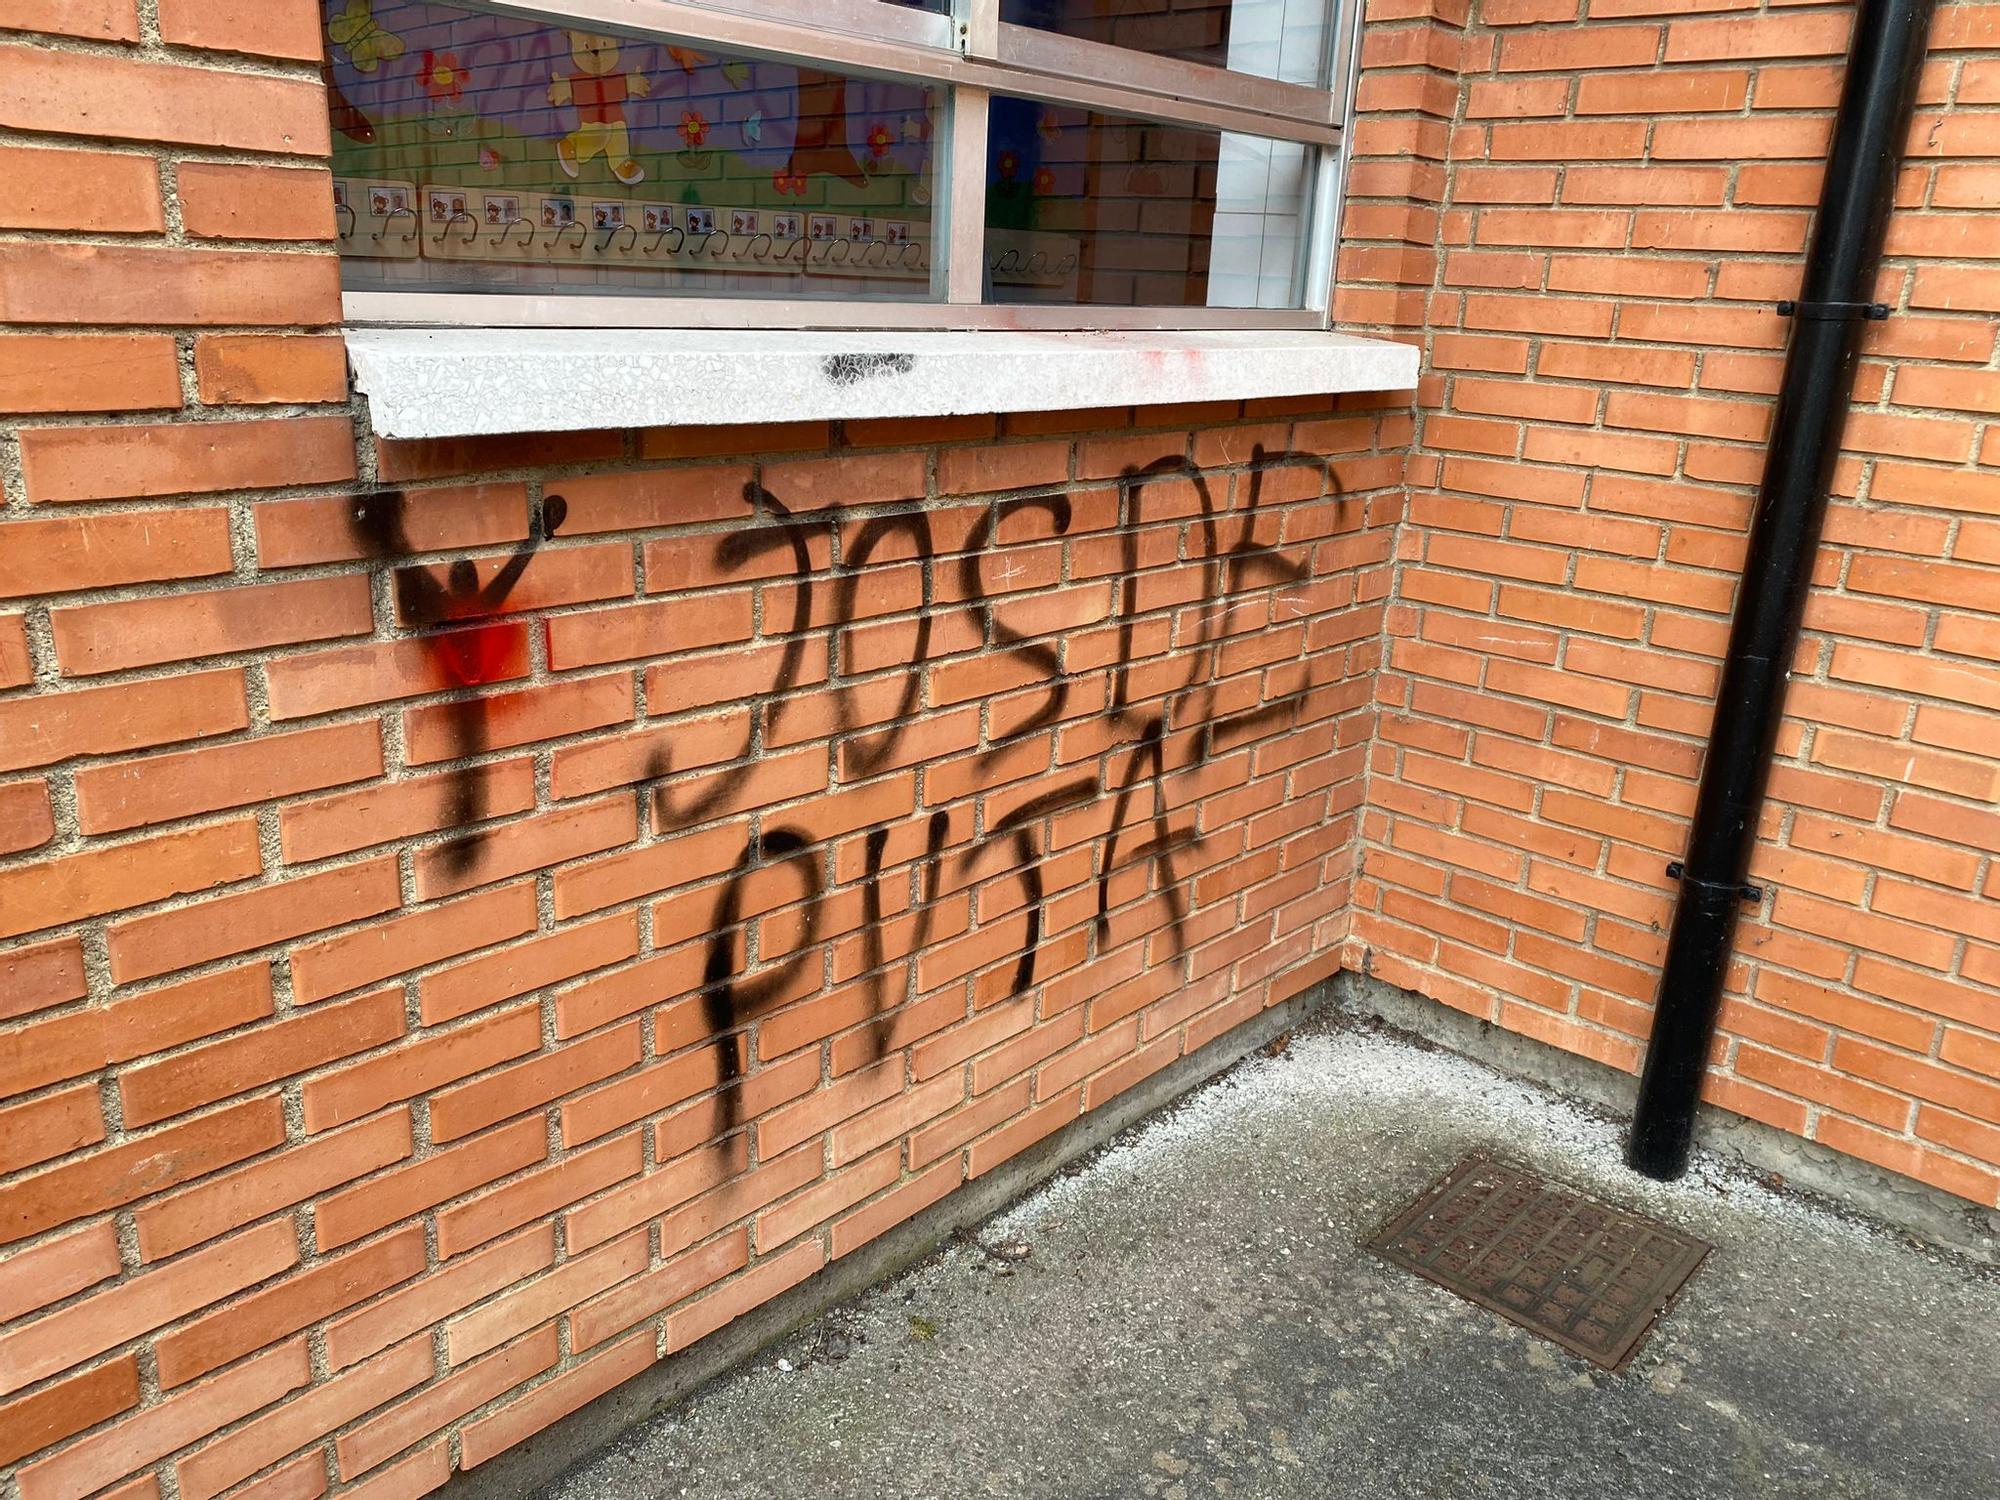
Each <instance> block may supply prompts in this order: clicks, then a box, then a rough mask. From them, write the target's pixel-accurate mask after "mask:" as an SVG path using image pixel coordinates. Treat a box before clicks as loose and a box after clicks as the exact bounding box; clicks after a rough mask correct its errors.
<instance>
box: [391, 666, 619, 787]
mask: <svg viewBox="0 0 2000 1500" xmlns="http://www.w3.org/2000/svg"><path fill="white" fill-rule="evenodd" d="M632 687H633V683H632V674H631V673H629V672H611V673H607V674H605V675H604V676H602V677H572V678H566V679H564V680H562V681H560V682H554V683H550V684H549V685H547V686H545V687H533V688H524V689H522V690H521V691H520V692H515V693H495V694H493V695H492V696H490V697H488V698H486V699H485V700H484V701H485V704H486V709H485V714H484V717H483V721H482V722H481V724H480V732H479V744H478V748H479V749H481V750H501V749H507V748H510V747H512V746H514V745H527V744H532V743H534V742H535V741H537V740H552V739H557V738H560V737H562V736H564V735H571V734H581V733H583V732H584V731H585V730H589V729H603V728H605V727H607V726H609V725H612V724H624V723H628V722H630V721H631V719H632V718H633V716H634V714H635V713H636V710H635V708H634V707H633V702H632ZM465 741H466V730H465V719H464V715H463V714H461V713H459V712H458V711H457V710H456V709H454V708H453V707H452V706H451V705H449V704H437V705H434V706H430V707H426V708H412V709H407V710H405V711H404V714H403V745H404V752H403V753H404V759H405V761H406V762H407V763H408V764H410V765H427V764H429V763H431V762H433V761H440V760H456V759H458V758H459V757H460V756H462V755H465V754H466V753H468V750H469V749H470V748H471V747H469V746H468V745H467V744H466V742H465Z"/></svg>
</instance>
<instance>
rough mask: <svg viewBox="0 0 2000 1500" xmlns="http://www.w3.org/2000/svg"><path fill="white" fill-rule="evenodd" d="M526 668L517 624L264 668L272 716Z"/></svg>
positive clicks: (499, 678) (485, 680)
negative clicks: (268, 684) (268, 687)
mask: <svg viewBox="0 0 2000 1500" xmlns="http://www.w3.org/2000/svg"><path fill="white" fill-rule="evenodd" d="M527 675H528V631H527V627H526V626H524V625H519V624H499V625H484V626H476V627H474V628H472V629H468V630H454V631H445V632H442V633H440V634H437V635H427V636H425V637H423V638H422V639H419V640H409V639H404V640H396V641H386V642H370V643H369V644H368V645H365V646H347V647H340V648H338V649H335V650H331V651H315V652H310V653H307V654H303V655H298V656H288V657H284V658H282V659H279V660H275V661H272V662H271V663H269V664H268V666H267V667H266V668H265V676H266V678H267V679H268V681H269V683H270V693H271V717H272V718H274V719H302V718H306V717H309V716H311V715H313V714H322V713H332V712H334V711H336V710H338V709H343V708H357V707H360V706H361V705H363V704H369V703H380V702H384V701H386V700H389V699H394V698H414V697H417V696H419V695H420V694H424V693H441V692H445V691H448V690H450V689H453V688H459V687H464V686H466V685H467V678H468V676H470V677H471V678H473V679H474V680H475V681H476V683H477V684H478V685H482V686H483V685H488V684H492V683H496V682H507V681H512V680H513V679H515V678H520V677H525V676H527Z"/></svg>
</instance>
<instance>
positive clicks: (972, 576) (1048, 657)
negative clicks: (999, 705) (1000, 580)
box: [959, 495, 1072, 765]
mask: <svg viewBox="0 0 2000 1500" xmlns="http://www.w3.org/2000/svg"><path fill="white" fill-rule="evenodd" d="M1024 509H1026V510H1043V511H1047V512H1048V515H1049V520H1050V522H1051V523H1052V524H1053V526H1054V529H1055V532H1056V535H1058V536H1063V535H1067V534H1068V532H1069V524H1070V519H1071V515H1072V509H1071V505H1070V498H1069V496H1067V495H1036V496H1032V497H1030V498H1028V499H1026V500H1017V501H1015V502H1014V503H1013V504H1012V505H1011V506H1009V507H1008V514H1012V513H1013V512H1015V511H1019V510H1024ZM997 519H998V517H997V516H996V514H995V513H992V512H989V513H988V514H986V515H983V516H981V517H980V518H979V524H978V525H976V526H975V527H973V529H972V536H971V538H970V540H969V541H968V544H967V546H966V550H965V555H964V556H963V557H961V558H960V559H959V585H960V587H961V589H962V590H963V591H964V593H965V597H966V598H968V599H982V600H983V599H985V598H986V581H985V579H984V578H983V577H982V576H981V575H980V570H979V568H980V559H981V557H982V556H983V554H984V553H985V551H986V548H987V546H988V545H989V544H990V543H991V542H992V540H993V532H994V528H995V524H996V521H997ZM988 613H989V615H990V616H991V618H992V622H993V643H994V644H995V645H996V646H999V647H1001V648H1002V649H1003V650H1004V651H1005V652H1006V653H1007V654H1008V655H1009V656H1012V657H1015V658H1017V659H1018V660H1021V661H1025V662H1028V663H1030V664H1032V665H1033V666H1035V667H1036V668H1037V669H1038V670H1040V671H1041V672H1042V674H1043V675H1044V676H1046V677H1048V678H1049V679H1050V681H1049V688H1048V697H1047V698H1045V699H1044V700H1043V701H1042V705H1041V707H1039V708H1037V709H1036V710H1035V711H1034V713H1032V714H1030V715H1029V716H1028V717H1027V719H1025V720H1024V721H1023V722H1022V723H1021V724H1019V725H1018V726H1016V727H1015V728H1014V729H1012V730H1009V731H1008V732H1007V733H1005V734H1002V735H998V736H996V737H995V738H994V739H993V741H992V742H991V743H990V744H989V745H988V746H987V747H986V749H985V750H984V751H982V752H981V753H980V757H979V759H980V763H981V764H982V765H983V764H985V763H986V762H988V761H991V760H992V759H993V758H994V757H995V756H996V755H998V754H1000V753H1001V752H1002V751H1003V750H1005V749H1006V748H1007V747H1008V746H1009V745H1012V744H1016V743H1018V742H1019V741H1021V740H1023V739H1026V738H1027V737H1028V736H1029V735H1032V734H1034V733H1035V732H1036V731H1038V730H1041V729H1046V728H1047V727H1048V726H1049V725H1051V724H1053V723H1055V722H1056V721H1057V720H1059V719H1061V718H1062V714H1063V710H1064V709H1065V708H1066V707H1068V706H1069V683H1068V682H1066V681H1064V680H1062V677H1061V673H1062V656H1061V654H1060V653H1059V652H1058V651H1057V650H1056V648H1055V647H1054V646H1051V645H1049V644H1048V643H1047V642H1046V641H1035V640H1030V639H1029V638H1028V637H1027V636H1025V635H1022V634H1021V632H1020V631H1018V630H1016V629H1014V628H1013V627H1012V626H1011V625H1009V624H1007V622H1006V621H1004V620H1002V619H1001V618H1000V609H999V604H998V602H997V601H996V602H995V603H994V604H993V605H992V607H991V608H990V609H989V611H988Z"/></svg>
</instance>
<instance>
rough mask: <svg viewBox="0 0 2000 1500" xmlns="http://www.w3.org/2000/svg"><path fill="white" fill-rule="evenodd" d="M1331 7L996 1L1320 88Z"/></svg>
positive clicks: (1012, 12) (1115, 38)
mask: <svg viewBox="0 0 2000 1500" xmlns="http://www.w3.org/2000/svg"><path fill="white" fill-rule="evenodd" d="M1333 9H1334V6H1333V3H1332V0H1000V19H1001V20H1003V21H1007V22H1011V23H1012V24H1014V25H1016V26H1032V27H1033V28H1034V29H1035V30H1037V31H1053V32H1056V33H1058V34H1059V35H1062V36H1072V37H1077V38H1080V39H1081V40H1083V41H1087V42H1103V43H1105V44H1107V45H1109V46H1113V47H1130V48H1132V49H1134V50H1135V51H1139V52H1150V53H1152V54H1153V55H1154V56H1155V57H1178V58H1181V59H1182V60H1184V61H1186V62H1198V63H1207V64H1209V65H1210V66H1211V67H1216V68H1229V69H1232V70H1233V71H1235V72H1238V73H1250V74H1254V75H1255V76H1256V77H1258V78H1276V79H1280V80H1282V81H1283V82H1286V83H1301V84H1305V85H1307V86H1308V87H1311V88H1324V87H1325V86H1326V69H1327V54H1328V45H1327V43H1328V38H1329V36H1330V34H1331V32H1332V25H1331V21H1332V11H1333Z"/></svg>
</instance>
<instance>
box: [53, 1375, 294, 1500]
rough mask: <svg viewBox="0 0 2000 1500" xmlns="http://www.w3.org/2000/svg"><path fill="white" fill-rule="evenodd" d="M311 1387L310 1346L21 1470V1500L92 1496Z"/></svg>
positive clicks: (158, 1406) (157, 1406)
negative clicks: (135, 1471) (309, 1383)
mask: <svg viewBox="0 0 2000 1500" xmlns="http://www.w3.org/2000/svg"><path fill="white" fill-rule="evenodd" d="M311 1379H312V1367H311V1365H310V1363H309V1361H308V1359H307V1355H306V1345H305V1340H303V1339H299V1340H296V1341H294V1342H293V1343H290V1344H287V1345H284V1346H282V1347H281V1348H278V1349H275V1350H273V1351H271V1352H270V1353H269V1354H266V1355H263V1356H261V1357H259V1358H257V1359H253V1360H249V1361H246V1362H245V1363H243V1364H241V1365H238V1366H237V1367H236V1368H235V1369H233V1370H230V1371H228V1372H226V1373H224V1374H222V1375H218V1376H216V1377H215V1378H214V1379H213V1380H209V1381H206V1382H204V1383H203V1384H201V1385H197V1386H193V1387H191V1388H190V1389H188V1390H185V1391H181V1392H177V1393H176V1394H174V1395H172V1396H169V1397H168V1398H166V1399H165V1400H163V1401H158V1402H155V1403H154V1404H153V1405H151V1406H149V1407H147V1408H146V1409H145V1410H144V1411H142V1412H140V1413H139V1414H138V1415H137V1416H134V1417H129V1418H127V1419H126V1420H125V1421H123V1422H120V1423H118V1424H116V1425H115V1426H112V1427H108V1428H106V1429H105V1430H104V1431H103V1432H100V1433H95V1434H93V1435H92V1436H90V1437H87V1438H85V1439H83V1440H82V1441H81V1442H77V1443H73V1444H72V1445H70V1446H69V1447H67V1448H65V1449H63V1450H62V1451H61V1452H60V1453H57V1454H56V1455H55V1456H53V1457H51V1458H44V1459H40V1460H37V1461H36V1462H34V1463H30V1464H25V1465H23V1466H22V1467H21V1469H20V1488H21V1495H22V1500H61V1497H65V1496H77V1495H90V1494H95V1493H97V1491H99V1490H101V1489H103V1488H104V1487H105V1486H107V1485H109V1484H111V1483H112V1482H113V1481H115V1480H117V1479H120V1478H122V1477H123V1476H125V1475H127V1474H130V1473H132V1472H133V1471H134V1470H135V1469H140V1468H143V1467H145V1466H146V1465H147V1464H150V1463H153V1462H155V1461H156V1460H158V1459H161V1458H164V1457H166V1456H167V1455H168V1454H170V1453H172V1452H174V1451H175V1450H177V1449H179V1448H183V1447H185V1446H186V1445H187V1444H189V1443H192V1442H196V1441H199V1440H200V1439H201V1438H204V1437H206V1436H207V1435H208V1434H210V1433H212V1432H215V1431H217V1430H218V1429H220V1428H222V1427H225V1426H227V1425H228V1424H229V1423H231V1422H234V1421H236V1420H237V1419H238V1418H240V1417H243V1416H246V1415H248V1414H249V1413H251V1412H253V1411H256V1410H257V1409H259V1408H260V1407H263V1406H267V1405H269V1404H270V1403H271V1402H273V1401H276V1400H278V1399H279V1398H280V1397H281V1396H283V1395H284V1394H285V1393H286V1392H288V1391H295V1390H298V1389H299V1388H300V1387H302V1386H304V1385H305V1384H307V1382H309V1381H310V1380H311Z"/></svg>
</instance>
